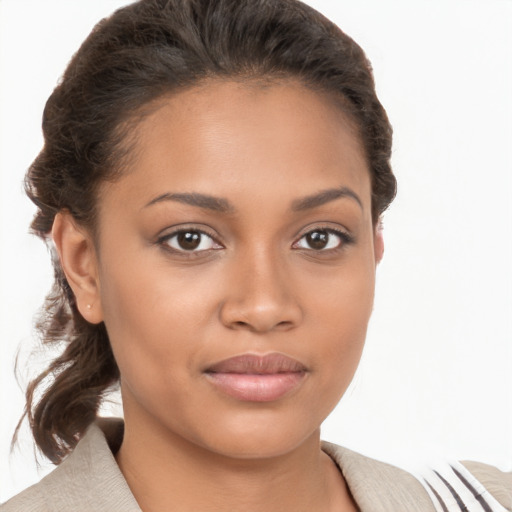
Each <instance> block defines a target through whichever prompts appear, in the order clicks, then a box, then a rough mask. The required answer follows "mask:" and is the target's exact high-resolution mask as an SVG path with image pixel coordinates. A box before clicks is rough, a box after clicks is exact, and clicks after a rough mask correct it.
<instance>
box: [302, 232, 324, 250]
mask: <svg viewBox="0 0 512 512" xmlns="http://www.w3.org/2000/svg"><path fill="white" fill-rule="evenodd" d="M306 238H307V241H308V244H309V246H310V247H311V248H312V249H323V248H325V246H326V245H327V242H328V241H329V233H327V232H326V231H313V232H312V233H308V234H307V235H306Z"/></svg>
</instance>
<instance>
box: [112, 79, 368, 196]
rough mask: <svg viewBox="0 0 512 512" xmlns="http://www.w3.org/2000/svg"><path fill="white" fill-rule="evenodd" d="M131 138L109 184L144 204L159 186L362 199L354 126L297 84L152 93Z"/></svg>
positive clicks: (329, 101) (363, 169) (364, 187)
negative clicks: (335, 193)
mask: <svg viewBox="0 0 512 512" xmlns="http://www.w3.org/2000/svg"><path fill="white" fill-rule="evenodd" d="M132 135H133V136H132V137H129V139H131V141H132V142H131V143H130V144H131V147H130V148H129V151H130V154H131V156H132V157H131V160H130V165H129V169H128V172H127V173H126V175H125V177H123V178H122V179H121V180H120V181H118V182H117V183H116V185H115V187H117V186H121V188H124V189H125V190H127V191H128V192H129V189H131V191H132V192H133V193H135V192H136V194H137V196H139V197H141V198H144V199H147V200H150V199H151V197H150V196H151V195H153V196H154V195H157V194H158V193H165V192H166V190H163V189H165V188H169V189H170V191H172V192H190V191H194V192H206V193H209V194H212V193H215V194H216V195H222V196H225V195H226V194H230V193H231V194H234V195H237V194H243V193H245V192H247V191H250V192H252V194H253V195H254V194H260V195H261V194H264V195H268V196H271V195H272V193H273V192H275V195H276V196H277V195H279V193H281V195H282V194H283V191H286V193H287V194H290V196H293V195H294V194H295V195H297V196H300V195H304V194H305V193H308V192H309V193H311V192H314V191H316V190H321V189H324V188H329V187H333V186H347V185H349V186H351V187H352V188H356V189H357V193H358V194H359V195H361V196H363V197H362V199H363V200H366V199H367V200H368V201H369V200H370V179H369V171H368V166H367V163H366V159H365V155H364V150H363V146H362V143H361V140H360V137H359V135H358V132H357V129H356V126H355V123H353V122H352V120H351V118H350V117H349V116H348V115H347V114H345V113H344V112H343V110H342V106H341V105H340V103H339V102H338V101H337V100H336V99H335V98H334V97H331V96H329V95H327V94H323V93H319V92H316V91H313V90H311V89H309V88H307V87H305V86H303V85H301V84H300V83H297V82H293V81H286V82H280V83H261V82H235V81H212V82H205V83H203V84H202V85H200V86H197V87H193V88H191V89H188V90H185V91H182V92H179V93H177V94H172V95H169V96H166V97H163V98H161V99H159V100H158V102H157V103H156V104H155V105H153V108H152V109H151V112H150V113H149V114H148V115H146V116H145V117H144V118H143V119H142V121H140V122H139V123H138V124H137V126H136V127H135V128H134V132H133V134H132ZM111 186H114V185H111ZM240 197H241V196H240Z"/></svg>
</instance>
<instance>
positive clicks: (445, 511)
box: [425, 480, 450, 512]
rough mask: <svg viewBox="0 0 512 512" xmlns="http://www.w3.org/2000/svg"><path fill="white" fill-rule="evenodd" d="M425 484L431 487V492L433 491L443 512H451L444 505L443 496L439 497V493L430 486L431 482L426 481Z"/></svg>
mask: <svg viewBox="0 0 512 512" xmlns="http://www.w3.org/2000/svg"><path fill="white" fill-rule="evenodd" d="M425 482H426V483H427V485H428V486H429V487H430V490H431V491H432V493H433V494H434V496H435V497H436V498H437V501H439V504H440V505H441V508H442V509H443V512H450V511H449V510H448V508H447V506H446V505H445V504H444V501H443V500H442V499H441V496H439V493H438V492H437V491H436V490H435V489H434V488H433V487H432V486H431V485H430V482H429V481H428V480H425Z"/></svg>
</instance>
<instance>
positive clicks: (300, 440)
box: [53, 81, 383, 512]
mask: <svg viewBox="0 0 512 512" xmlns="http://www.w3.org/2000/svg"><path fill="white" fill-rule="evenodd" d="M134 135H135V138H134V140H135V141H136V142H135V145H134V148H133V159H132V162H131V165H130V168H129V169H128V170H127V171H126V172H125V174H124V175H123V176H122V177H121V178H120V179H119V180H118V181H116V182H115V183H109V184H104V185H103V186H102V188H101V191H100V197H99V202H98V207H99V231H98V233H97V236H96V238H95V239H94V238H93V237H92V236H91V234H90V233H89V232H88V231H87V230H85V229H84V228H82V227H80V226H78V225H77V224H76V223H75V222H74V221H73V219H72V218H71V217H70V215H69V214H66V213H65V212H61V213H60V214H59V215H58V216H57V218H56V220H55V225H54V230H53V237H54V240H55V243H56V246H57V249H58V251H59V254H60V257H61V263H62V265H63V268H64V271H65V273H66V276H67V278H68V281H69V283H70V285H71V286H72V288H73V290H74V292H75V295H76V298H77V304H78V307H79V309H80V311H81V313H82V314H83V315H84V317H85V318H86V319H87V320H88V321H90V322H92V323H97V322H101V321H104V322H105V325H106V327H107V330H108V333H109V336H110V339H111V343H112V348H113V351H114V355H115V357H116V361H117V363H118V366H119V368H120V372H121V392H122V397H123V406H124V411H125V437H124V440H123V444H122V447H121V449H120V451H119V453H118V454H117V461H118V463H119V466H120V468H121V471H122V472H123V473H124V475H125V477H126V479H127V481H128V484H129V485H130V487H131V489H132V491H133V493H134V495H135V497H136V499H137V500H138V502H139V503H140V505H141V507H142V509H143V510H144V511H146V512H147V511H153V510H171V509H173V510H174V509H176V510H204V511H210V510H212V511H213V510H244V511H247V510H250V511H260V510H261V511H263V510H265V511H270V510H294V511H300V510H318V511H321V510H344V511H350V510H356V508H355V505H354V503H353V501H352V498H351V496H350V493H349V492H348V490H347V487H346V485H345V482H344V480H343V477H342V476H341V474H340V472H339V470H338V469H337V468H336V466H335V465H334V463H333V462H332V461H331V459H330V458H329V457H328V456H327V455H326V454H325V453H323V452H322V451H321V449H320V424H321V423H322V421H323V420H324V419H325V418H326V416H327V415H328V414H329V412H330V411H331V410H332V409H333V408H334V407H335V405H336V404H337V403H338V401H339V399H340V398H341V396H342V395H343V393H344V392H345V390H346V388H347V386H348V385H349V383H350V381H351V379H352V377H353V375H354V372H355V370H356V367H357V365H358V362H359V359H360V356H361V351H362V348H363V344H364V339H365V335H366V328H367V323H368V320H369V317H370V314H371V310H372V305H373V295H374V285H375V268H376V264H377V263H378V261H379V260H380V258H381V256H382V252H383V243H382V238H381V235H380V232H378V230H376V228H375V225H374V223H373V222H372V217H371V187H370V176H369V171H368V167H367V163H366V160H365V157H364V152H363V149H362V147H361V143H360V140H359V136H358V134H357V131H356V130H355V129H354V127H353V124H352V123H351V122H350V121H349V118H348V117H347V116H346V115H344V114H343V112H342V111H341V109H340V108H339V106H337V105H336V104H335V102H334V100H333V99H332V98H329V97H327V96H325V95H322V94H319V93H317V92H313V91H312V90H310V89H307V88H305V87H303V86H301V85H300V84H298V83H295V82H293V81H289V82H282V83H279V84H272V85H267V86H262V85H261V84H259V85H258V84H251V83H245V84H244V83H235V82H229V81H222V82H221V81H218V82H209V83H206V84H204V85H202V86H198V87H195V88H193V89H189V90H187V91H184V92H180V93H178V94H175V95H171V96H169V97H167V98H164V99H162V100H161V101H160V103H159V105H158V106H157V108H156V109H154V110H153V111H152V113H151V114H150V115H149V116H148V117H146V118H145V119H144V120H143V121H142V122H141V123H140V124H139V125H138V126H137V127H136V128H135V133H134ZM342 187H344V189H345V191H347V190H348V191H349V194H348V195H347V194H344V195H341V196H340V197H337V198H333V197H330V200H329V197H324V200H323V201H322V200H320V201H317V203H318V202H320V203H322V204H316V205H312V204H309V206H310V207H309V208H306V209H301V210H298V209H297V205H298V203H299V202H300V201H301V200H302V199H303V198H305V197H309V196H314V195H317V194H318V193H319V192H322V191H325V190H331V189H334V190H340V189H341V188H342ZM191 193H195V194H208V195H210V196H215V197H218V198H222V199H223V200H225V201H228V202H229V204H230V208H229V209H228V211H224V212H220V211H213V210H211V209H208V208H205V207H201V206H197V205H191V204H185V203H184V202H181V201H177V200H173V199H169V197H168V196H166V197H162V196H163V195H165V194H191ZM350 194H352V195H350ZM331 195H332V194H331ZM156 198H159V199H158V200H156ZM302 202H303V203H304V201H302ZM310 203H311V201H310ZM293 206H295V208H293ZM303 206H304V204H303ZM177 228H183V229H189V230H192V231H195V232H197V231H198V230H200V231H203V232H205V233H207V235H200V236H201V246H200V247H199V250H195V251H191V250H189V251H186V250H184V249H183V248H181V247H180V245H179V240H178V238H177V237H176V236H174V235H173V233H174V232H175V231H176V229H177ZM319 230H320V231H322V230H323V231H322V232H323V234H324V236H326V237H327V240H328V247H327V249H318V248H312V246H311V244H310V238H308V237H306V236H305V235H306V233H311V232H315V231H316V232H318V231H319ZM326 230H339V231H340V232H341V233H342V235H338V234H336V232H335V231H331V232H329V231H326ZM326 233H327V234H326ZM95 240H96V242H97V243H96V244H95ZM273 352H278V353H281V354H284V355H286V356H288V357H291V358H294V359H296V360H298V361H300V363H302V364H303V365H304V366H305V367H306V372H305V375H304V378H303V379H302V380H301V382H300V384H299V385H298V386H297V387H296V388H294V389H293V390H292V392H291V393H288V394H286V395H285V396H284V397H282V398H280V399H278V400H274V401H270V402H254V401H244V400H239V399H237V398H234V397H231V396H228V395H226V394H225V393H222V392H220V391H219V390H218V389H217V388H216V387H215V386H213V385H212V384H211V382H210V381H209V380H208V378H207V377H206V375H205V372H204V370H205V368H207V367H208V366H211V365H212V364H214V363H216V362H218V361H221V360H223V359H226V358H229V357H233V356H237V355H240V354H246V353H251V354H258V355H265V354H269V353H273ZM237 507H238V508H237Z"/></svg>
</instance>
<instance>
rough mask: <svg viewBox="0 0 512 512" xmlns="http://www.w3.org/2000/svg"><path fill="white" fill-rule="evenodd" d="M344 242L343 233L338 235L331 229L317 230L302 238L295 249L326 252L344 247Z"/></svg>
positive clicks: (295, 245)
mask: <svg viewBox="0 0 512 512" xmlns="http://www.w3.org/2000/svg"><path fill="white" fill-rule="evenodd" d="M345 236H346V235H345ZM344 241H345V237H344V235H343V233H338V232H336V231H334V230H330V229H315V230H314V231H310V232H309V233H306V234H305V235H304V236H302V237H301V238H300V239H299V240H298V241H297V242H296V243H295V244H294V248H297V249H309V250H313V251H326V250H328V249H337V248H338V247H340V246H341V245H343V242H344Z"/></svg>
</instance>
